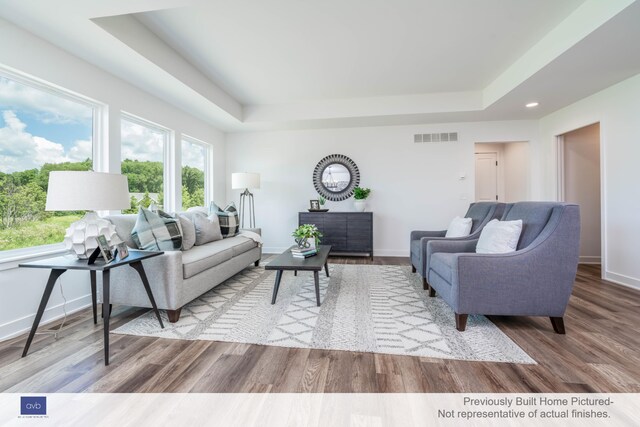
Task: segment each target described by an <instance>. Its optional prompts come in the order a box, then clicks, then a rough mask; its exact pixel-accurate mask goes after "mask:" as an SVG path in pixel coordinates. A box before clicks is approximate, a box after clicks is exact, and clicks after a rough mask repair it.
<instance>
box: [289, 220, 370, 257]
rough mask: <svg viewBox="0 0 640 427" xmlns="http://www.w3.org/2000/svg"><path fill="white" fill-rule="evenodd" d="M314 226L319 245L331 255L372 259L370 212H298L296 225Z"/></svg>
mask: <svg viewBox="0 0 640 427" xmlns="http://www.w3.org/2000/svg"><path fill="white" fill-rule="evenodd" d="M302 224H315V225H316V227H318V229H319V230H320V232H321V233H322V234H323V237H322V239H321V243H322V244H323V245H331V254H332V255H333V254H335V255H338V254H349V255H368V256H370V257H371V258H373V213H372V212H299V213H298V225H302Z"/></svg>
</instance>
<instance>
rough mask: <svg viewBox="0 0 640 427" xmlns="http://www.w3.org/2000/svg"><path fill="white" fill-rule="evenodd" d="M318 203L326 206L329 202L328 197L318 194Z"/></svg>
mask: <svg viewBox="0 0 640 427" xmlns="http://www.w3.org/2000/svg"><path fill="white" fill-rule="evenodd" d="M318 203H320V206H324V204H325V203H327V199H325V198H324V197H322V196H321V195H319V194H318Z"/></svg>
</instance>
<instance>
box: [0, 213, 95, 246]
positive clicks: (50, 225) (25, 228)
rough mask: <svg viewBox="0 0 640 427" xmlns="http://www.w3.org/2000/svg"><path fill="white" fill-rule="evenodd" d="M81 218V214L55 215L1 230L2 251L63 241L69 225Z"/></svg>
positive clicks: (0, 244) (0, 243)
mask: <svg viewBox="0 0 640 427" xmlns="http://www.w3.org/2000/svg"><path fill="white" fill-rule="evenodd" d="M80 218H82V216H81V215H65V216H54V217H51V218H47V219H45V220H43V221H31V222H25V223H23V224H20V225H19V226H17V227H12V228H6V229H4V230H0V251H6V250H9V249H20V248H28V247H30V246H40V245H49V244H51V243H61V242H62V239H63V238H64V232H65V231H66V230H67V228H69V225H71V223H72V222H74V221H77V220H79V219H80Z"/></svg>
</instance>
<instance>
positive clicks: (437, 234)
mask: <svg viewBox="0 0 640 427" xmlns="http://www.w3.org/2000/svg"><path fill="white" fill-rule="evenodd" d="M445 234H447V230H440V231H420V230H415V231H412V232H411V236H410V238H409V240H418V239H422V238H423V237H444V236H445Z"/></svg>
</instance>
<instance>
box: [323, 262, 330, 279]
mask: <svg viewBox="0 0 640 427" xmlns="http://www.w3.org/2000/svg"><path fill="white" fill-rule="evenodd" d="M324 272H325V274H326V275H327V277H329V266H328V265H327V263H326V262H325V263H324Z"/></svg>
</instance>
